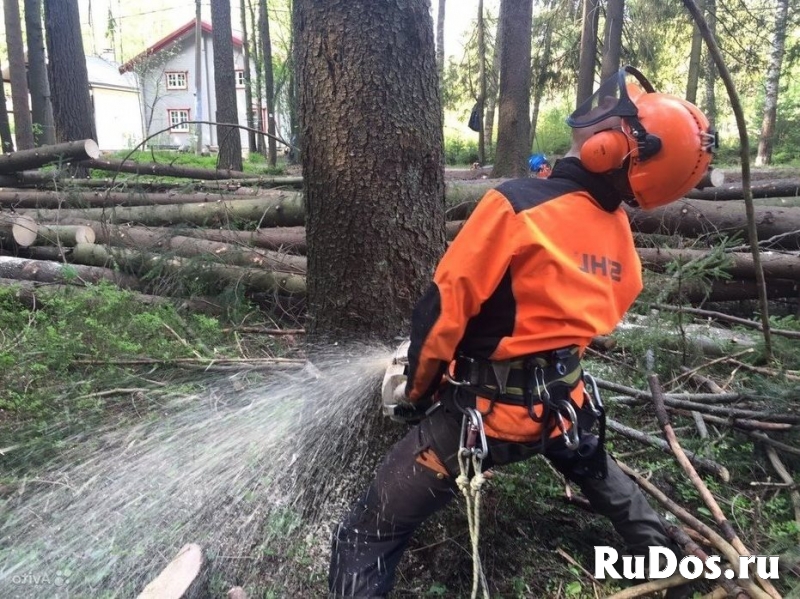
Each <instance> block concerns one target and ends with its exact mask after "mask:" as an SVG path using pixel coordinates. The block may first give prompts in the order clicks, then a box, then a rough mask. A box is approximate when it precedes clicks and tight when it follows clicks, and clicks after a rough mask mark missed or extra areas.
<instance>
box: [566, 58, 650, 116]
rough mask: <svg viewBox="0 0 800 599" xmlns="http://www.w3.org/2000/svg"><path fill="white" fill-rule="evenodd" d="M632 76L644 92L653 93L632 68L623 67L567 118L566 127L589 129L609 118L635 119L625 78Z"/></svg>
mask: <svg viewBox="0 0 800 599" xmlns="http://www.w3.org/2000/svg"><path fill="white" fill-rule="evenodd" d="M629 74H630V75H633V76H634V77H635V78H636V79H637V80H638V82H639V83H640V84H641V86H642V87H643V88H644V89H645V90H646V91H648V92H649V91H653V87H652V86H651V85H650V82H649V81H647V79H645V78H644V75H641V73H639V71H637V70H636V69H634V68H633V67H624V68H623V69H620V71H619V72H617V73H615V74H614V75H612V76H611V77H609V78H608V79H606V80H605V81H603V83H601V84H600V87H599V88H598V90H597V91H596V92H595V93H594V94H592V96H591V97H590V98H588V99H587V100H586V101H585V102H583V103H582V104H581V105H580V106H578V108H577V109H576V110H575V112H573V113H572V114H571V115H569V117H567V125H569V126H570V127H572V128H573V129H580V128H583V127H590V126H592V125H595V124H597V123H599V122H601V121H604V120H606V119H607V118H609V117H622V118H625V117H628V118H631V117H636V115H637V114H638V111H637V110H636V105H635V104H634V103H633V100H631V98H630V96H629V95H628V86H627V76H628V75H629Z"/></svg>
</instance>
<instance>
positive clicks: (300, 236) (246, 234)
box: [59, 218, 306, 254]
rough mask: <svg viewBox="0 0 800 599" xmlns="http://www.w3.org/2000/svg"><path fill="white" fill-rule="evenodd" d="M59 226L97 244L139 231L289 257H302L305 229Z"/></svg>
mask: <svg viewBox="0 0 800 599" xmlns="http://www.w3.org/2000/svg"><path fill="white" fill-rule="evenodd" d="M59 222H60V223H63V224H66V225H82V226H86V227H90V228H91V229H92V230H93V231H94V233H95V237H96V241H97V243H103V244H106V245H114V243H113V242H112V241H111V240H112V239H113V238H114V237H116V236H119V235H123V234H124V233H125V232H126V231H133V230H137V229H138V230H141V231H147V232H150V233H152V234H153V235H157V236H158V235H160V236H162V237H167V236H170V235H176V234H180V235H185V236H186V237H194V238H197V239H207V240H209V241H222V242H224V243H235V244H240V245H244V246H252V247H258V248H264V249H267V250H276V251H280V252H285V253H292V254H305V252H306V229H305V227H270V228H268V229H255V230H254V231H234V230H232V229H206V228H190V227H180V228H178V227H146V228H145V227H135V226H133V225H128V224H121V225H114V224H109V223H103V222H101V221H97V220H89V219H85V218H63V219H59Z"/></svg>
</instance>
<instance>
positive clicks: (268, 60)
mask: <svg viewBox="0 0 800 599" xmlns="http://www.w3.org/2000/svg"><path fill="white" fill-rule="evenodd" d="M258 31H259V33H260V35H261V57H262V58H263V60H264V87H265V92H266V93H265V95H266V100H267V133H269V137H268V138H267V161H268V162H269V164H270V166H275V164H276V163H277V160H278V150H277V147H276V146H275V75H274V73H273V71H272V40H271V38H270V35H269V14H268V13H267V0H259V17H258Z"/></svg>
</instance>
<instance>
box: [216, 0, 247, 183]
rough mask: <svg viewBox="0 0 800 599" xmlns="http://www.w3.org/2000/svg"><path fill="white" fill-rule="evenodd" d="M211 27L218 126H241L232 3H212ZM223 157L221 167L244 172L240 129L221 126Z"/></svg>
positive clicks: (221, 150)
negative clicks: (232, 29)
mask: <svg viewBox="0 0 800 599" xmlns="http://www.w3.org/2000/svg"><path fill="white" fill-rule="evenodd" d="M211 24H212V27H213V28H212V32H211V33H212V36H213V39H214V93H215V97H216V99H217V117H216V121H217V122H218V123H238V122H239V113H238V110H237V108H236V73H235V71H234V69H233V42H232V39H231V37H232V33H231V4H230V0H211ZM217 138H218V140H219V142H218V143H219V155H218V156H217V168H223V169H230V170H234V171H240V170H242V140H241V138H240V137H239V129H237V128H236V127H225V126H223V125H217Z"/></svg>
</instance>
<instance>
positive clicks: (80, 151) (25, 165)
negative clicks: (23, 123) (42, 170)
mask: <svg viewBox="0 0 800 599" xmlns="http://www.w3.org/2000/svg"><path fill="white" fill-rule="evenodd" d="M99 155H100V148H99V147H98V146H97V142H96V141H94V140H93V139H83V140H80V141H68V142H64V143H60V144H55V145H52V146H39V147H38V148H33V149H31V150H19V151H18V152H11V153H10V154H2V155H0V173H2V174H9V173H14V172H17V171H24V170H26V169H33V168H39V167H40V166H44V165H46V164H52V163H54V162H71V161H75V160H85V159H87V158H97V157H98V156H99Z"/></svg>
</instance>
